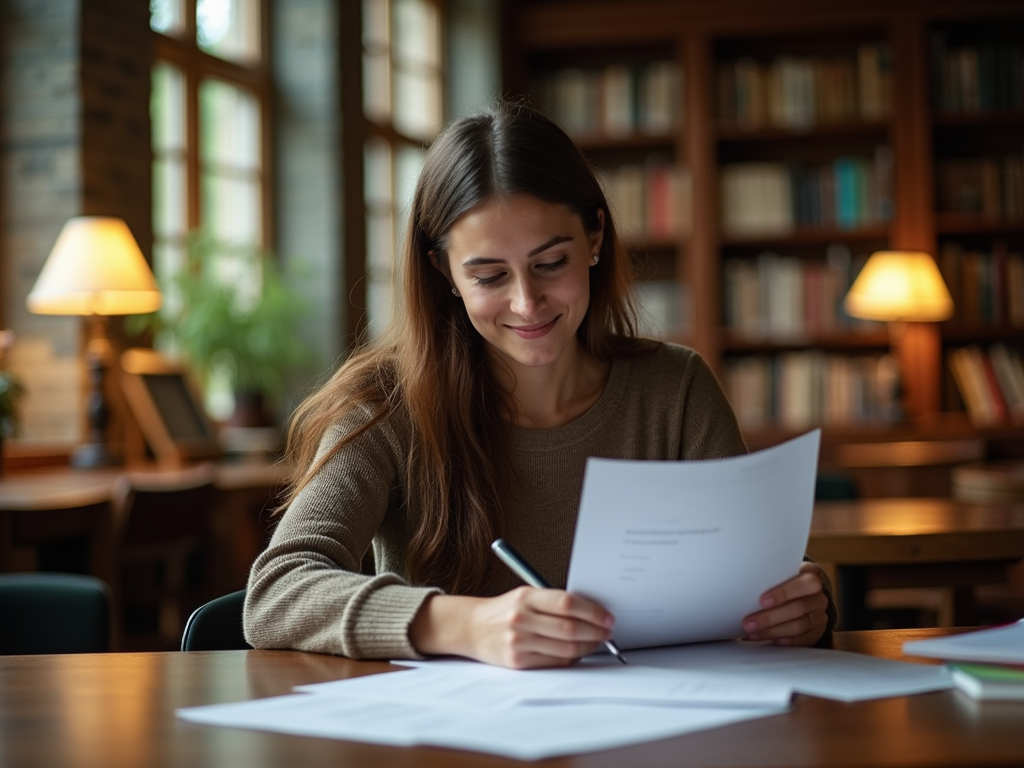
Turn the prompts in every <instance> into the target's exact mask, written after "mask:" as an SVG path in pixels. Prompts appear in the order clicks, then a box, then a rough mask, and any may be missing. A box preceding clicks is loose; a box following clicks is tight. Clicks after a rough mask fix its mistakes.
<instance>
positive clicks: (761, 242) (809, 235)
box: [720, 226, 890, 250]
mask: <svg viewBox="0 0 1024 768" xmlns="http://www.w3.org/2000/svg"><path fill="white" fill-rule="evenodd" d="M889 232H890V230H889V227H887V226H877V227H859V228H857V229H837V228H834V227H828V228H820V229H810V228H808V229H799V230H795V231H793V232H788V233H786V234H781V235H771V234H766V235H749V236H739V235H722V237H721V240H720V242H721V244H722V246H723V247H726V248H729V247H737V248H738V247H743V248H749V247H750V246H756V247H759V248H763V249H768V250H771V249H778V248H792V247H798V246H802V245H828V244H829V243H835V242H845V243H869V242H874V241H879V240H888V239H889Z"/></svg>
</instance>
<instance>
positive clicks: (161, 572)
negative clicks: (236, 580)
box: [113, 464, 216, 650]
mask: <svg viewBox="0 0 1024 768" xmlns="http://www.w3.org/2000/svg"><path fill="white" fill-rule="evenodd" d="M215 473H216V470H215V468H214V466H213V465H212V464H203V465H200V466H197V467H192V468H189V469H183V470H174V471H158V472H146V473H139V472H132V473H128V474H125V475H122V476H121V477H120V478H118V480H117V482H116V483H115V485H114V493H113V507H114V548H115V549H114V551H115V562H116V565H117V570H118V573H117V577H118V578H117V580H116V581H115V584H116V589H115V601H116V605H117V612H118V613H117V618H118V619H119V620H120V633H119V634H122V635H123V640H124V641H125V643H126V644H127V645H132V644H133V638H131V634H133V630H134V629H135V627H134V626H133V624H134V623H137V620H138V618H139V616H140V615H144V613H145V612H147V611H148V612H149V613H150V614H152V613H153V612H155V613H156V622H155V624H156V628H157V635H158V637H157V638H156V639H155V640H150V641H148V642H147V643H146V646H147V649H149V650H157V649H166V650H171V649H175V648H177V647H178V643H179V641H180V638H181V632H182V627H183V625H184V619H185V617H186V616H187V615H188V613H189V612H191V610H192V609H193V608H195V607H196V606H198V605H200V604H201V603H202V602H203V601H204V600H205V599H206V598H207V597H208V596H209V594H208V593H209V578H208V558H207V557H206V554H207V553H206V552H205V551H204V550H205V549H207V547H206V545H207V544H208V541H209V535H208V534H209V532H210V530H211V518H212V515H213V502H214V499H215V490H214V484H213V483H214V477H215ZM190 577H191V578H190ZM135 634H136V635H137V637H136V638H134V642H135V644H137V643H138V641H139V640H140V639H143V638H144V637H145V634H146V633H145V631H143V632H136V633H135ZM119 639H121V638H119Z"/></svg>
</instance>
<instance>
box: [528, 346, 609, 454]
mask: <svg viewBox="0 0 1024 768" xmlns="http://www.w3.org/2000/svg"><path fill="white" fill-rule="evenodd" d="M628 380H629V360H628V359H623V358H615V359H613V360H612V364H611V370H610V371H609V372H608V381H607V383H606V384H605V386H604V391H603V392H602V393H601V396H600V397H599V398H598V399H597V402H595V403H594V404H593V405H592V406H590V408H589V409H588V410H587V411H585V412H584V413H582V414H580V415H579V416H577V417H576V418H575V419H573V420H572V421H570V422H567V423H566V424H562V425H560V426H557V427H549V428H546V429H531V428H529V427H517V426H515V425H513V424H510V425H509V427H508V429H509V448H511V449H512V450H515V451H549V450H552V449H555V448H562V447H565V446H567V445H573V444H575V443H578V442H579V441H580V440H581V439H583V438H585V437H586V436H587V435H589V434H591V433H592V432H594V431H595V430H597V429H599V428H601V426H602V425H604V424H605V423H606V422H607V420H608V419H609V418H611V417H612V416H613V415H614V414H615V411H616V410H617V408H618V405H619V402H620V401H621V400H622V397H623V395H624V394H625V392H626V382H627V381H628Z"/></svg>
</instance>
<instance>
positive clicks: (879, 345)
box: [722, 329, 889, 354]
mask: <svg viewBox="0 0 1024 768" xmlns="http://www.w3.org/2000/svg"><path fill="white" fill-rule="evenodd" d="M888 348H889V333H888V332H887V331H886V330H885V329H882V330H877V331H860V332H850V333H835V334H825V335H821V334H816V335H814V336H808V337H803V338H801V337H794V338H789V339H786V338H769V339H758V338H751V337H749V336H744V335H742V334H737V333H735V332H731V331H728V330H723V331H722V351H723V352H725V353H727V354H765V353H772V352H782V351H787V350H801V349H822V350H827V351H836V352H841V351H862V350H881V351H886V350H888Z"/></svg>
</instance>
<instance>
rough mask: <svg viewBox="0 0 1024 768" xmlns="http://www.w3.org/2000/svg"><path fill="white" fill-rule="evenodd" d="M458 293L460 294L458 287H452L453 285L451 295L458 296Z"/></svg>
mask: <svg viewBox="0 0 1024 768" xmlns="http://www.w3.org/2000/svg"><path fill="white" fill-rule="evenodd" d="M459 295H461V294H460V293H459V289H458V288H454V287H453V288H452V296H459Z"/></svg>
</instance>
